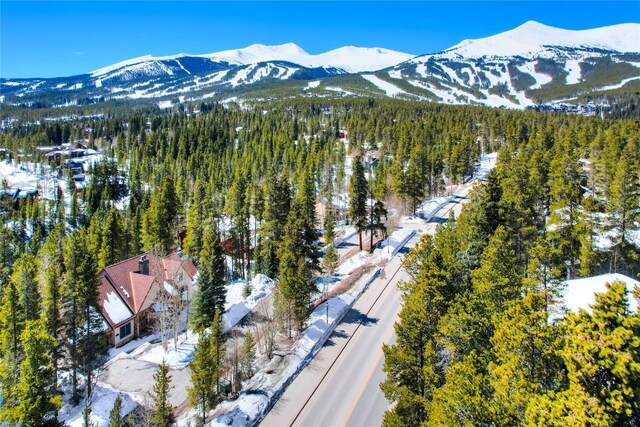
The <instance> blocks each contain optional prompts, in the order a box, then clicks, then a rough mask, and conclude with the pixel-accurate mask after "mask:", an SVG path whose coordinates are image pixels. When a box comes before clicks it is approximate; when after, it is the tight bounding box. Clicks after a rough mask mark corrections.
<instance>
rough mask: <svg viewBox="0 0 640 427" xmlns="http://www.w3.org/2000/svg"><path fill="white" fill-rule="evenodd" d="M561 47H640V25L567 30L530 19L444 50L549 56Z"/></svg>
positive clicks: (467, 54)
mask: <svg viewBox="0 0 640 427" xmlns="http://www.w3.org/2000/svg"><path fill="white" fill-rule="evenodd" d="M554 46H555V47H557V48H559V49H562V50H567V49H578V50H606V51H614V52H638V51H640V25H638V24H619V25H612V26H609V27H602V28H595V29H592V30H578V31H574V30H564V29H561V28H554V27H550V26H548V25H544V24H540V23H539V22H535V21H528V22H526V23H524V24H522V25H521V26H519V27H517V28H514V29H513V30H509V31H506V32H504V33H500V34H497V35H495V36H491V37H485V38H481V39H476V40H464V41H462V42H460V43H458V44H457V45H455V46H453V47H451V48H449V49H447V50H445V51H444V52H443V53H442V54H441V56H448V57H450V58H455V57H463V58H481V57H483V56H488V57H508V56H523V57H527V58H531V57H540V56H546V55H548V54H549V52H550V48H552V47H554Z"/></svg>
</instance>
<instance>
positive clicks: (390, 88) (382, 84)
mask: <svg viewBox="0 0 640 427" xmlns="http://www.w3.org/2000/svg"><path fill="white" fill-rule="evenodd" d="M362 77H363V78H364V79H366V80H368V81H369V82H371V83H373V84H374V85H375V86H376V87H378V88H380V89H382V90H383V91H384V92H385V93H386V94H387V96H397V95H400V94H406V95H408V94H407V92H405V91H403V90H402V89H400V88H398V87H397V86H395V85H393V84H391V83H389V82H386V81H384V80H382V79H380V78H378V77H376V76H374V75H373V74H362Z"/></svg>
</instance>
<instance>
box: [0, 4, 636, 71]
mask: <svg viewBox="0 0 640 427" xmlns="http://www.w3.org/2000/svg"><path fill="white" fill-rule="evenodd" d="M528 20H536V21H539V22H542V23H544V24H547V25H552V26H556V27H561V28H567V29H576V30H577V29H586V28H594V27H599V26H604V25H612V24H619V23H624V22H640V2H638V1H624V2H613V1H602V2H601V1H570V2H558V1H537V2H525V1H514V2H510V1H496V2H483V1H471V2H463V1H446V2H434V1H428V2H420V1H413V2H383V1H377V2H365V1H356V2H338V1H332V2H293V1H288V2H268V1H260V2H248V1H241V2H209V1H196V2H171V1H163V2H155V1H141V2H125V1H89V2H82V1H66V2H54V1H45V2H35V1H6V0H1V1H0V76H1V77H14V78H17V77H54V76H68V75H75V74H82V73H86V72H89V71H91V70H94V69H97V68H100V67H103V66H106V65H109V64H112V63H115V62H118V61H121V60H125V59H129V58H133V57H137V56H142V55H146V54H152V55H171V54H176V53H180V52H186V53H194V54H198V53H210V52H216V51H220V50H225V49H234V48H240V47H245V46H248V45H250V44H253V43H263V44H281V43H286V42H294V43H296V44H298V45H299V46H300V47H302V48H303V49H305V50H306V51H307V52H309V53H321V52H324V51H327V50H330V49H334V48H337V47H340V46H344V45H355V46H365V47H386V48H389V49H395V50H399V51H404V52H408V53H413V54H422V53H431V52H436V51H440V50H443V49H446V48H448V47H450V46H452V45H454V44H456V43H458V42H460V41H461V40H463V39H467V38H478V37H485V36H489V35H492V34H496V33H499V32H502V31H506V30H509V29H511V28H514V27H516V26H518V25H520V24H522V23H524V22H526V21H528Z"/></svg>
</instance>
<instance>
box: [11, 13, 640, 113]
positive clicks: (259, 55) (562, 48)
mask: <svg viewBox="0 0 640 427" xmlns="http://www.w3.org/2000/svg"><path fill="white" fill-rule="evenodd" d="M639 87H640V24H637V23H631V24H620V25H613V26H609V27H602V28H596V29H590V30H581V31H574V30H565V29H559V28H554V27H550V26H547V25H543V24H540V23H537V22H534V21H529V22H526V23H525V24H523V25H521V26H519V27H517V28H515V29H512V30H509V31H506V32H503V33H500V34H497V35H494V36H491V37H485V38H480V39H475V40H464V41H462V42H460V43H458V44H456V45H455V46H452V47H451V48H449V49H446V50H443V51H441V52H436V53H430V54H425V55H421V56H416V57H414V56H413V55H410V54H407V53H402V52H397V51H393V50H389V49H383V48H363V47H353V46H346V47H341V48H338V49H335V50H331V51H329V52H325V53H321V54H317V55H312V54H309V53H307V52H305V51H304V50H303V49H302V48H300V47H299V46H297V45H295V44H293V43H286V44H282V45H278V46H265V45H261V44H254V45H251V46H248V47H245V48H242V49H234V50H226V51H222V52H215V53H209V54H200V55H191V54H184V53H183V54H178V55H172V56H163V57H153V56H150V55H147V56H143V57H139V58H134V59H129V60H126V61H122V62H119V63H117V64H113V65H110V66H107V67H103V68H100V69H98V70H95V71H92V72H90V73H88V74H83V75H79V76H72V77H65V78H56V79H0V100H3V101H4V102H9V103H13V104H20V105H32V104H35V103H37V105H47V106H65V105H77V104H83V103H95V102H103V101H108V100H127V99H128V100H138V102H144V100H151V101H152V102H154V103H158V105H161V106H165V107H168V106H172V105H175V104H177V103H182V102H186V101H190V100H198V99H209V98H211V99H214V100H216V99H217V100H222V99H227V98H230V97H238V96H240V97H255V96H260V97H275V96H300V95H303V96H342V95H361V96H391V97H401V98H409V99H418V100H426V101H435V102H444V103H453V104H482V105H491V106H506V107H511V108H524V107H526V106H529V105H532V104H535V103H541V102H553V101H556V100H567V99H573V98H576V97H579V96H581V95H585V94H599V93H610V92H611V91H617V93H619V92H621V91H622V92H624V91H636V92H637V90H638V88H639ZM140 100H143V101H140Z"/></svg>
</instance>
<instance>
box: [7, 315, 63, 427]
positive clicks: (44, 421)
mask: <svg viewBox="0 0 640 427" xmlns="http://www.w3.org/2000/svg"><path fill="white" fill-rule="evenodd" d="M21 342H22V343H23V345H24V360H23V361H22V363H21V365H20V379H19V382H18V384H17V385H16V388H15V390H14V393H15V394H16V396H17V399H18V401H19V402H20V403H19V405H18V406H17V408H16V409H15V411H16V413H17V414H18V416H17V417H16V419H17V421H18V422H19V423H20V424H21V425H23V426H40V425H57V421H56V418H55V417H56V413H57V410H58V408H60V407H61V406H62V399H61V397H60V396H59V395H58V392H57V389H56V377H55V367H54V363H53V360H52V358H51V349H52V348H53V347H54V346H55V344H56V340H55V339H54V338H53V337H51V336H50V335H49V334H48V333H47V331H46V329H45V325H44V323H43V322H42V321H40V320H32V321H27V323H26V326H25V329H24V332H23V333H22V335H21Z"/></svg>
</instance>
